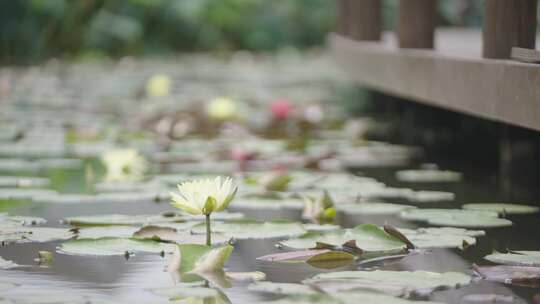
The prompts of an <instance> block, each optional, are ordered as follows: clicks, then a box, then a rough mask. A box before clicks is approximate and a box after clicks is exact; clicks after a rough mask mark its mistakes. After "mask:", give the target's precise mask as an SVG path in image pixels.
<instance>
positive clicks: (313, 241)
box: [281, 224, 405, 253]
mask: <svg viewBox="0 0 540 304" xmlns="http://www.w3.org/2000/svg"><path fill="white" fill-rule="evenodd" d="M351 240H354V241H356V245H357V246H358V247H359V248H360V249H362V250H364V251H365V252H371V253H377V252H397V251H401V250H403V249H404V248H405V243H403V242H402V241H401V240H399V239H398V238H396V237H393V236H391V235H389V234H388V233H386V232H385V231H384V230H382V229H381V228H379V227H378V226H375V225H371V224H364V225H360V226H357V227H355V228H352V229H339V230H331V231H326V232H308V233H306V234H304V235H302V236H300V237H297V238H293V239H289V240H286V241H283V242H281V244H282V245H283V246H286V247H290V248H296V249H308V248H315V247H316V245H317V243H325V244H329V245H332V246H341V245H342V244H344V243H346V242H348V241H351Z"/></svg>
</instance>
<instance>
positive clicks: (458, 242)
mask: <svg viewBox="0 0 540 304" xmlns="http://www.w3.org/2000/svg"><path fill="white" fill-rule="evenodd" d="M399 231H400V232H401V233H403V234H404V235H405V236H406V237H407V238H408V239H409V240H410V241H411V242H412V243H413V244H414V246H415V247H416V248H463V247H464V246H469V245H474V244H476V237H479V236H483V235H484V234H485V232H484V231H482V230H466V229H462V228H454V227H441V228H418V229H403V228H400V229H399Z"/></svg>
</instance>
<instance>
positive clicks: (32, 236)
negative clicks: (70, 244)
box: [0, 226, 74, 244]
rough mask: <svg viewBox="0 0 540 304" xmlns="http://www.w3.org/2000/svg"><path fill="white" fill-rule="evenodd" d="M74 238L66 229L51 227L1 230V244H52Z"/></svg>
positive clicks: (4, 228)
mask: <svg viewBox="0 0 540 304" xmlns="http://www.w3.org/2000/svg"><path fill="white" fill-rule="evenodd" d="M73 237H74V234H73V233H72V232H70V231H69V230H68V229H64V228H49V227H24V226H21V227H2V229H0V242H1V243H8V244H9V243H28V242H50V241H56V240H67V239H71V238H73Z"/></svg>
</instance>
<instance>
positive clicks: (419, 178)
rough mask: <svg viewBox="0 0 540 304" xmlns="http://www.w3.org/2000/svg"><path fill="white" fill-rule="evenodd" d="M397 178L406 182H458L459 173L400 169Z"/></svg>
mask: <svg viewBox="0 0 540 304" xmlns="http://www.w3.org/2000/svg"><path fill="white" fill-rule="evenodd" d="M396 178H397V180H399V181H401V182H408V183H450V182H459V181H461V179H462V176H461V173H459V172H455V171H449V170H401V171H398V172H397V173H396Z"/></svg>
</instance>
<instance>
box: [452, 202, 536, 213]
mask: <svg viewBox="0 0 540 304" xmlns="http://www.w3.org/2000/svg"><path fill="white" fill-rule="evenodd" d="M462 208H463V209H466V210H479V211H493V212H497V213H501V214H529V213H537V212H538V211H540V208H539V207H536V206H528V205H518V204H502V203H501V204H498V203H489V204H466V205H463V207H462Z"/></svg>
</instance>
